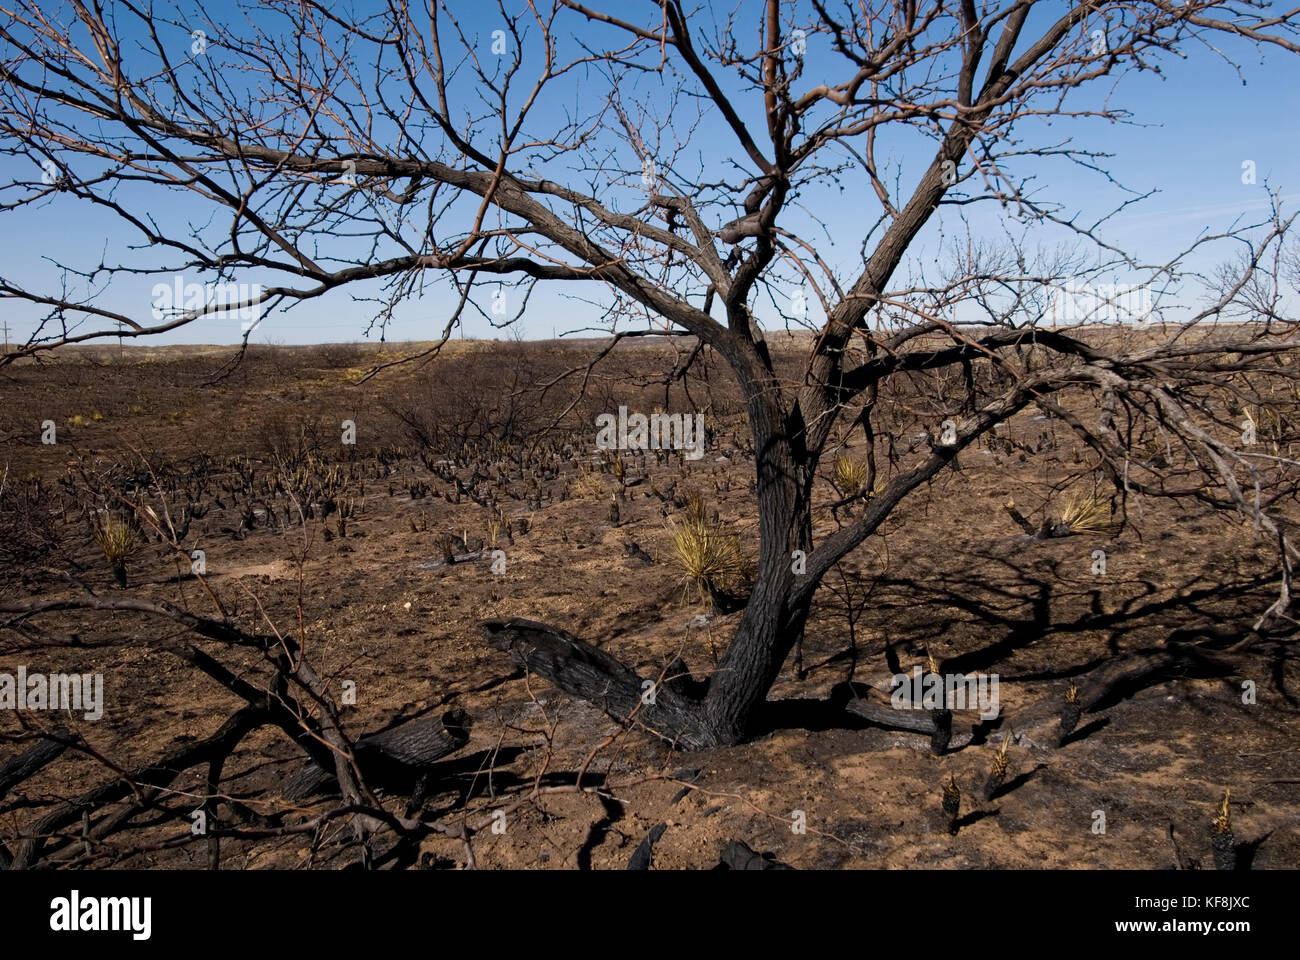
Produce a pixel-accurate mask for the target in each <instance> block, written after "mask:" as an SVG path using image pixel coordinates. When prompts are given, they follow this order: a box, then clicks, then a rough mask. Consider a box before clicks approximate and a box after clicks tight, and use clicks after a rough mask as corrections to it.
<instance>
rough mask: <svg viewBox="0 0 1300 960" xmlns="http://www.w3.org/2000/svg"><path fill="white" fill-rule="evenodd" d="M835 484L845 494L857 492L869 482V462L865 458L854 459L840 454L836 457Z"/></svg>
mask: <svg viewBox="0 0 1300 960" xmlns="http://www.w3.org/2000/svg"><path fill="white" fill-rule="evenodd" d="M834 479H835V486H837V487H839V488H840V492H841V493H843V494H846V495H847V494H851V493H857V492H858V491H859V490H861V489H862V488H863V487H864V486H865V485H866V482H867V464H866V462H865V461H863V460H854V459H853V458H852V457H846V456H845V455H844V454H840V455H838V456H837V457H836V458H835V468H834Z"/></svg>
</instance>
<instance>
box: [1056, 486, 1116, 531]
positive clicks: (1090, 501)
mask: <svg viewBox="0 0 1300 960" xmlns="http://www.w3.org/2000/svg"><path fill="white" fill-rule="evenodd" d="M1061 522H1062V523H1063V524H1065V525H1066V526H1067V527H1069V528H1070V532H1071V533H1096V534H1104V533H1109V532H1110V506H1109V505H1108V504H1107V503H1105V502H1104V501H1103V500H1102V499H1101V498H1100V497H1098V496H1097V494H1096V493H1091V494H1087V495H1078V494H1076V495H1074V496H1071V497H1070V499H1069V500H1067V501H1066V503H1065V511H1064V512H1063V513H1062V514H1061Z"/></svg>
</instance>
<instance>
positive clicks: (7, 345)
mask: <svg viewBox="0 0 1300 960" xmlns="http://www.w3.org/2000/svg"><path fill="white" fill-rule="evenodd" d="M4 328H5V353H8V352H9V320H8V319H7V318H6V319H5V322H4Z"/></svg>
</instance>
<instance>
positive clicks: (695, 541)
mask: <svg viewBox="0 0 1300 960" xmlns="http://www.w3.org/2000/svg"><path fill="white" fill-rule="evenodd" d="M670 526H671V529H672V553H671V557H672V562H673V564H674V565H675V566H676V567H677V568H678V569H679V570H680V571H681V573H682V580H683V582H684V584H685V586H686V587H688V588H689V587H690V586H692V585H694V586H695V588H696V589H697V590H698V591H699V592H700V596H701V597H702V598H703V597H705V596H707V595H708V594H709V592H710V589H711V588H714V589H716V588H722V587H725V586H727V585H728V584H730V583H732V582H734V581H736V580H738V579H740V578H742V577H743V576H744V575H745V572H746V570H747V569H748V564H747V563H746V561H745V557H744V554H743V553H741V550H740V540H739V539H738V538H737V537H735V536H734V535H732V534H730V533H727V532H726V531H725V530H724V529H723V528H722V526H721V524H717V523H714V522H713V521H711V520H709V519H707V518H706V517H705V515H704V501H703V500H701V499H700V497H698V496H695V495H692V496H691V497H690V498H689V500H688V501H687V504H686V518H685V519H684V520H683V521H682V523H681V524H680V525H679V524H672V523H670Z"/></svg>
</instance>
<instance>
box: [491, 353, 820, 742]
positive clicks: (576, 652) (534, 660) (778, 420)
mask: <svg viewBox="0 0 1300 960" xmlns="http://www.w3.org/2000/svg"><path fill="white" fill-rule="evenodd" d="M742 383H744V378H743V377H742ZM751 386H752V381H751ZM746 392H747V394H749V396H750V404H749V413H750V423H751V428H752V430H753V434H754V437H755V440H756V443H755V445H756V449H757V451H758V517H759V559H758V571H757V576H756V579H755V583H754V588H753V590H752V591H751V593H750V596H749V599H748V602H747V604H746V606H745V609H744V613H743V614H742V615H741V620H740V624H739V625H738V626H737V628H736V632H735V634H734V636H733V637H732V639H731V643H730V644H729V645H728V647H727V650H726V653H724V654H723V657H722V661H721V662H720V663H719V664H718V667H717V669H716V670H715V671H714V672H713V674H712V676H711V677H710V678H709V680H708V681H705V682H701V681H696V680H694V679H692V678H691V677H690V675H689V673H688V672H687V670H686V666H685V664H683V663H681V662H680V660H679V661H677V662H676V663H674V664H673V665H671V666H670V667H669V668H668V669H667V670H666V671H664V674H663V677H662V682H659V679H660V678H658V677H645V676H641V675H639V674H637V673H636V671H634V670H632V669H631V668H630V667H628V666H626V665H625V664H623V663H621V662H620V661H619V660H617V659H616V658H615V657H613V656H611V655H610V654H608V653H606V652H604V651H603V650H600V649H598V648H597V647H595V646H592V645H591V644H589V643H586V642H584V641H582V640H579V639H578V638H576V637H574V636H573V635H571V634H569V633H566V632H565V631H563V630H559V629H556V628H554V627H550V626H548V625H546V624H542V623H536V622H534V621H530V620H522V619H517V618H516V619H509V620H490V621H487V622H485V623H484V624H483V627H484V629H485V631H486V634H487V639H488V642H489V643H490V644H491V645H493V646H495V647H497V648H498V649H501V650H504V651H507V652H509V653H510V654H511V655H512V656H513V658H514V659H515V661H516V662H517V663H518V664H520V665H521V666H523V667H524V668H526V669H528V670H531V671H532V672H534V673H537V674H540V675H541V676H543V677H545V678H547V679H548V680H550V681H551V682H552V683H554V684H555V685H556V686H557V687H559V688H560V689H562V690H564V691H566V692H568V693H571V694H573V695H574V696H577V697H581V698H582V699H585V700H588V701H590V702H592V703H593V704H595V705H596V706H598V707H600V708H601V709H602V710H604V711H605V712H606V713H608V714H609V715H610V716H612V717H614V718H615V719H617V720H619V721H620V722H622V723H629V724H632V725H634V726H637V727H641V728H643V729H645V730H646V731H648V732H650V733H653V734H654V735H656V736H658V737H661V738H662V739H664V740H667V741H669V742H670V743H673V744H674V745H675V746H678V747H682V748H686V749H696V748H703V747H715V746H723V745H729V744H735V743H740V742H741V741H743V740H745V739H746V738H747V737H748V736H750V735H751V733H752V732H753V726H754V721H755V719H756V718H757V717H758V715H759V713H760V711H761V709H762V707H763V704H764V702H765V701H766V700H767V694H768V691H769V690H771V688H772V685H773V684H774V683H775V682H776V678H777V676H778V675H779V674H780V671H781V667H782V666H783V665H784V664H785V661H786V658H787V657H788V656H789V655H790V651H791V650H792V649H793V648H794V645H795V643H796V642H798V640H799V639H800V637H802V635H803V628H804V624H805V622H806V620H807V617H808V611H809V607H810V606H811V602H812V591H804V592H801V593H800V598H799V599H798V600H797V601H793V600H792V597H794V595H795V587H796V584H797V580H798V577H799V575H798V574H796V573H795V572H794V570H793V569H792V553H793V551H794V550H796V549H804V550H807V549H809V548H810V544H811V530H812V521H811V513H810V510H809V503H810V491H811V485H812V471H811V469H810V468H809V467H808V466H807V460H808V458H807V457H804V456H802V455H801V451H800V447H799V446H798V444H797V442H792V439H791V438H792V437H794V438H797V437H799V436H801V431H800V429H799V426H798V424H797V423H791V422H789V421H787V419H786V417H785V415H784V414H783V413H782V411H781V410H780V409H779V408H778V407H777V406H776V404H774V403H773V402H772V401H771V396H772V395H773V394H772V393H771V392H765V391H764V390H762V389H759V388H758V387H754V388H753V389H752V390H747V391H746Z"/></svg>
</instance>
